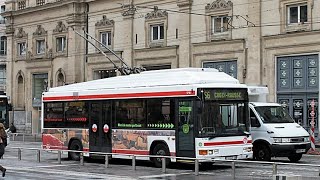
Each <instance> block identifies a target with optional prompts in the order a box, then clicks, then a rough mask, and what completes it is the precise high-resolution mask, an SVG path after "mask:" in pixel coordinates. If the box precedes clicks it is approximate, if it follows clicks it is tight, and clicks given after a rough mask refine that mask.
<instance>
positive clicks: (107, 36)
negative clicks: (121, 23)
mask: <svg viewBox="0 0 320 180" xmlns="http://www.w3.org/2000/svg"><path fill="white" fill-rule="evenodd" d="M100 42H101V43H102V44H104V45H105V46H111V32H110V31H108V32H101V33H100Z"/></svg>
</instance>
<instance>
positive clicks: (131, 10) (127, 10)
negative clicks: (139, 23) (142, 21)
mask: <svg viewBox="0 0 320 180" xmlns="http://www.w3.org/2000/svg"><path fill="white" fill-rule="evenodd" d="M122 9H123V12H122V16H133V15H134V14H135V13H136V10H137V9H136V8H135V7H134V6H133V5H132V4H129V5H123V6H122Z"/></svg>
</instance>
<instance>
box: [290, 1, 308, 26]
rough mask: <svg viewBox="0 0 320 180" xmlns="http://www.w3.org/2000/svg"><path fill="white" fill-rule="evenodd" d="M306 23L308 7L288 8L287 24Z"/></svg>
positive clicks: (304, 5) (295, 6)
mask: <svg viewBox="0 0 320 180" xmlns="http://www.w3.org/2000/svg"><path fill="white" fill-rule="evenodd" d="M304 22H308V6H307V5H306V4H303V5H294V6H288V24H295V23H304Z"/></svg>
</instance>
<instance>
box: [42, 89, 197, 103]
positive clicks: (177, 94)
mask: <svg viewBox="0 0 320 180" xmlns="http://www.w3.org/2000/svg"><path fill="white" fill-rule="evenodd" d="M195 94H196V93H195V91H170V92H147V93H131V94H101V95H82V96H57V97H43V101H58V100H82V99H108V98H109V99H112V98H134V97H150V96H152V97H161V96H179V95H180V96H181V95H189V96H190V95H195Z"/></svg>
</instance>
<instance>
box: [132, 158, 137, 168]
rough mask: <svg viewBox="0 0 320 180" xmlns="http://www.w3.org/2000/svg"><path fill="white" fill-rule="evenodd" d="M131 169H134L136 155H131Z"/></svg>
mask: <svg viewBox="0 0 320 180" xmlns="http://www.w3.org/2000/svg"><path fill="white" fill-rule="evenodd" d="M132 170H134V171H135V170H136V156H134V155H133V156H132Z"/></svg>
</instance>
